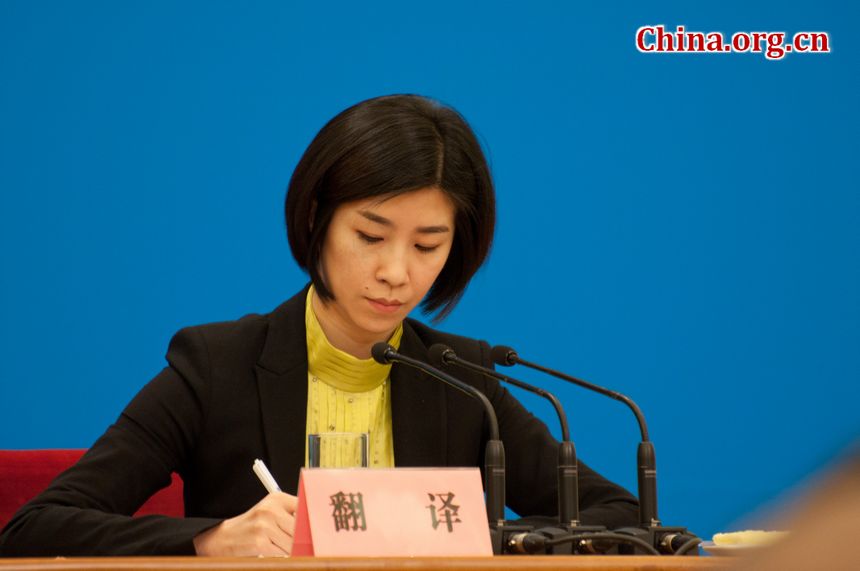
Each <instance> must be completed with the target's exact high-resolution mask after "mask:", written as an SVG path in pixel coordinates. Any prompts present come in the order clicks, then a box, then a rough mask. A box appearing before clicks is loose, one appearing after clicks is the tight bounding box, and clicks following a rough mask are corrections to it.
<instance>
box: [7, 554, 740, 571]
mask: <svg viewBox="0 0 860 571" xmlns="http://www.w3.org/2000/svg"><path fill="white" fill-rule="evenodd" d="M731 563H732V560H731V559H729V558H720V557H673V556H664V557H657V556H653V555H647V556H645V555H643V556H639V555H631V556H605V555H594V556H582V555H580V556H546V555H543V556H528V555H521V556H510V555H506V556H504V557H415V558H409V557H378V558H377V557H368V558H348V557H342V558H337V557H295V558H291V559H278V558H259V559H255V558H247V557H235V558H233V557H230V558H225V557H70V558H56V559H55V558H6V559H0V571H84V570H87V569H96V570H105V571H107V570H108V569H110V570H118V571H239V570H243V571H244V570H252V571H253V570H261V571H262V570H269V571H271V570H276V569H279V570H284V571H392V570H396V569H403V570H406V571H523V570H528V571H532V570H538V571H556V570H588V571H591V570H593V571H662V570H667V571H682V570H693V571H695V570H699V569H702V570H707V571H721V570H728V569H730V567H731Z"/></svg>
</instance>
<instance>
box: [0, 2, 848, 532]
mask: <svg viewBox="0 0 860 571" xmlns="http://www.w3.org/2000/svg"><path fill="white" fill-rule="evenodd" d="M644 4H646V3H642V2H630V3H618V2H604V3H594V4H591V5H588V4H585V3H573V2H570V3H568V2H530V3H522V2H516V3H507V2H486V3H476V4H469V3H460V2H442V1H440V2H435V3H433V4H426V3H422V4H421V5H420V6H419V5H416V6H413V7H407V6H406V5H405V4H403V3H400V2H368V3H361V4H358V3H346V2H345V3H342V4H335V5H331V4H322V3H310V2H308V3H286V2H243V3H225V2H205V3H181V4H177V3H174V2H123V3H116V2H91V1H85V2H74V3H71V2H38V3H36V2H25V1H13V0H5V1H4V2H2V3H0V363H1V364H2V365H0V383H2V385H0V447H2V448H35V447H86V446H89V445H90V444H91V443H92V441H93V440H94V439H95V438H96V437H97V436H98V435H99V434H100V433H101V432H102V431H103V430H104V428H105V427H106V426H107V425H108V424H109V423H111V422H112V421H113V419H115V418H116V416H117V414H118V413H119V411H120V410H121V409H122V407H123V406H124V404H125V403H126V402H127V401H128V400H129V399H130V398H131V397H132V395H134V393H135V392H136V391H137V390H138V389H139V388H140V387H141V386H142V385H143V384H144V383H145V382H146V381H147V380H148V379H149V378H151V377H152V376H153V375H154V374H155V373H156V372H158V371H159V370H160V368H161V367H163V366H164V364H165V363H164V357H163V356H164V352H165V350H166V347H167V342H168V340H169V339H170V337H171V335H172V334H173V333H174V332H175V331H176V330H178V329H179V328H180V327H182V326H185V325H190V324H196V323H203V322H208V321H216V320H223V319H233V318H236V317H239V316H241V315H243V314H245V313H248V312H265V311H268V310H270V309H272V308H273V307H275V306H276V305H277V304H278V303H279V302H281V301H282V300H284V299H285V298H287V297H288V296H290V295H291V294H292V293H293V292H295V291H296V290H297V289H298V288H299V287H301V286H302V285H303V284H304V282H305V276H304V275H303V274H302V273H301V272H300V271H299V270H298V269H297V268H296V266H295V264H294V262H293V261H292V258H291V256H290V253H289V249H288V246H287V243H286V238H285V232H284V223H283V221H282V215H281V212H282V203H283V197H284V191H285V188H286V185H287V182H288V180H289V177H290V174H291V172H292V169H293V167H294V166H295V164H296V162H297V161H298V158H299V156H300V155H301V153H302V151H303V150H304V148H305V146H306V145H307V144H308V143H309V141H310V140H311V138H312V137H313V136H314V134H315V133H316V132H317V130H318V129H319V128H320V127H321V126H322V125H323V124H324V123H325V121H327V120H328V119H329V118H330V117H332V116H333V115H334V114H335V113H337V112H339V111H340V110H342V109H344V108H345V107H347V106H349V105H351V104H353V103H355V102H357V101H360V100H362V99H365V98H368V97H372V96H376V95H380V94H386V93H395V92H417V93H422V94H426V95H430V96H433V97H436V98H439V99H441V100H443V101H445V102H447V103H450V104H452V105H454V106H455V107H457V108H458V109H459V110H460V111H461V112H462V113H463V114H464V115H465V116H466V117H467V118H468V119H469V120H470V121H471V123H472V125H473V126H474V128H475V129H476V131H477V132H478V133H479V134H480V136H481V138H482V141H483V143H484V144H485V146H486V150H487V152H488V154H489V157H490V159H491V162H492V167H493V172H494V176H495V180H496V183H497V186H498V203H499V226H498V233H497V241H496V244H495V248H494V251H493V254H492V258H491V260H490V262H489V263H488V265H487V266H486V267H485V268H484V269H483V270H482V272H481V273H480V274H479V275H478V276H477V277H476V279H475V280H474V282H473V283H472V285H471V287H470V289H469V290H468V293H467V295H466V296H465V298H464V300H463V302H462V303H461V305H460V306H459V307H458V309H457V310H456V311H455V313H454V314H453V315H451V316H450V318H449V319H448V320H447V321H446V322H444V323H443V325H442V326H443V328H445V329H447V330H450V331H454V332H458V333H461V334H465V335H470V336H475V337H480V338H485V339H488V340H489V341H490V342H491V343H507V344H511V345H514V346H516V347H517V348H518V349H519V351H520V353H521V354H522V355H523V356H528V357H530V358H532V359H533V360H537V361H541V362H544V363H547V364H550V365H556V366H558V367H560V368H562V369H565V370H567V371H568V372H570V373H573V374H578V375H580V376H582V377H585V378H588V379H591V380H593V381H595V382H599V383H603V384H605V385H608V386H610V387H613V388H615V389H617V390H620V391H623V392H625V393H628V394H629V395H631V396H632V397H633V398H634V399H636V400H637V401H638V402H639V403H640V405H641V406H642V408H643V409H644V411H645V413H646V415H647V417H648V419H649V421H650V425H651V431H652V437H653V439H654V441H655V442H656V445H657V454H658V466H659V471H660V476H661V478H660V492H661V496H660V502H661V515H662V516H663V519H664V521H665V522H666V523H667V524H676V525H688V526H690V527H691V528H692V529H693V530H694V531H696V532H698V533H700V534H702V535H706V536H707V535H710V534H711V533H713V532H715V531H719V530H726V529H730V528H733V527H738V526H744V525H748V522H750V521H752V520H750V519H749V518H750V516H749V515H748V514H750V513H756V512H757V510H758V511H759V512H760V510H761V509H762V508H761V506H768V505H772V504H773V503H774V502H778V501H780V498H783V497H784V496H785V494H786V493H787V492H789V493H790V491H791V490H792V489H794V488H795V487H796V486H797V485H798V484H799V483H802V482H803V481H804V480H805V479H806V478H807V477H808V476H809V475H810V474H812V473H814V472H815V471H816V470H817V469H819V467H820V466H822V465H825V464H826V463H827V462H828V461H830V460H831V459H832V458H833V457H835V456H837V455H838V454H839V453H840V452H841V451H842V450H844V449H845V448H846V447H847V446H849V445H850V444H851V442H852V441H853V440H854V438H855V437H856V436H858V434H860V418H858V414H857V412H856V402H857V401H858V399H860V389H858V386H860V383H858V382H857V381H858V380H860V357H858V347H860V331H858V323H860V303H858V291H860V263H858V246H860V235H858V228H860V224H858V223H860V194H859V193H858V189H860V185H858V169H857V135H858V133H860V113H858V103H857V102H858V100H860V99H858V73H857V61H860V54H858V42H857V34H856V23H857V21H858V18H857V16H858V14H857V9H856V8H855V7H853V6H850V3H847V2H827V1H822V2H817V3H815V4H814V5H813V4H809V3H801V2H759V3H756V5H755V6H751V5H749V4H750V3H748V2H720V3H709V4H707V5H705V4H702V3H695V5H694V4H693V3H689V2H652V3H647V4H648V5H644ZM648 24H665V25H666V26H667V27H669V28H671V29H674V27H675V26H677V25H679V24H680V25H684V26H686V27H687V29H690V30H700V31H712V30H719V31H723V32H724V33H726V34H731V33H733V32H736V31H750V30H767V31H787V32H790V33H794V32H798V31H810V30H811V31H819V30H822V31H827V32H829V33H830V38H831V48H832V53H829V54H789V55H787V56H786V57H784V58H783V59H781V60H779V61H769V60H767V59H766V58H765V57H764V56H763V55H762V54H720V55H692V54H683V55H682V54H674V55H673V54H645V53H640V52H639V51H637V50H636V47H635V43H634V39H635V38H634V36H635V33H636V30H637V28H638V27H640V26H644V25H648ZM115 371H123V373H122V374H120V375H117V374H116V373H115ZM521 376H522V378H524V379H527V380H532V381H535V382H539V383H541V384H543V385H544V386H546V387H547V388H551V389H556V390H557V391H558V393H559V394H560V395H561V396H562V397H563V400H564V402H565V403H566V405H567V408H568V410H569V414H570V416H571V422H572V434H573V436H574V438H575V439H576V442H577V445H578V450H579V452H580V454H581V456H582V457H583V458H584V459H586V461H588V462H589V463H590V464H591V465H593V466H594V467H595V468H597V469H598V470H600V471H602V472H603V473H605V474H606V475H607V476H609V477H611V478H613V479H615V480H617V481H619V482H621V483H623V484H624V485H626V486H628V487H629V488H631V489H634V488H635V465H634V459H635V447H636V442H637V438H638V437H637V432H636V427H635V424H634V421H633V417H632V416H631V415H630V413H629V412H628V411H627V410H626V409H624V408H623V407H622V406H621V405H619V404H618V403H616V402H614V401H609V400H604V399H601V398H599V397H596V396H592V395H590V394H587V393H584V392H582V391H579V390H576V389H574V388H568V387H566V386H562V385H559V384H557V383H554V382H553V381H551V380H546V379H543V378H540V377H537V376H535V375H530V374H527V373H523V374H522V375H521ZM518 394H519V393H518ZM522 399H523V401H524V402H525V403H526V404H527V406H529V407H530V408H531V409H532V410H533V411H535V412H536V413H537V414H539V415H540V416H542V417H544V418H546V419H547V422H548V424H549V425H550V426H551V427H553V430H554V431H555V430H556V429H555V423H554V422H553V421H552V414H551V411H550V410H549V408H548V406H547V405H545V404H544V403H543V402H536V401H534V400H532V399H531V398H528V397H527V396H522ZM556 433H557V432H556ZM765 509H766V508H765Z"/></svg>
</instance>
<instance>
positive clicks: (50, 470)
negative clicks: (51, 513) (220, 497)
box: [0, 449, 185, 529]
mask: <svg viewBox="0 0 860 571" xmlns="http://www.w3.org/2000/svg"><path fill="white" fill-rule="evenodd" d="M84 452H86V450H83V449H72V450H0V529H2V528H3V527H4V526H5V525H6V524H7V523H8V522H9V520H10V519H12V516H13V515H15V512H17V511H18V510H19V509H20V508H21V507H22V506H23V505H24V504H26V503H27V502H29V501H30V500H32V499H33V498H34V497H36V495H37V494H39V492H41V491H42V490H44V489H45V488H47V487H48V484H50V483H51V482H52V481H53V479H54V478H56V477H57V476H59V475H60V473H61V472H63V471H64V470H66V469H67V468H69V467H71V466H72V465H73V464H74V463H75V462H77V461H78V459H79V458H80V457H81V456H82V455H83V454H84ZM184 513H185V508H184V506H183V502H182V478H180V477H179V476H178V475H177V474H173V481H172V482H171V483H170V485H169V486H168V487H166V488H164V489H163V490H159V491H158V492H156V493H155V495H153V496H152V497H151V498H149V500H148V501H147V502H146V503H145V504H143V505H142V506H141V508H140V509H139V510H138V511H137V513H136V514H134V515H149V514H161V515H168V516H173V517H182V516H183V515H184Z"/></svg>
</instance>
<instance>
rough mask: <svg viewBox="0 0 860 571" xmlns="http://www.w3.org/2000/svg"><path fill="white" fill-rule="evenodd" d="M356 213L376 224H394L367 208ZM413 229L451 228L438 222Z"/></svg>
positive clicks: (426, 231)
mask: <svg viewBox="0 0 860 571" xmlns="http://www.w3.org/2000/svg"><path fill="white" fill-rule="evenodd" d="M358 213H359V214H361V215H362V216H364V217H365V218H367V219H368V220H370V221H371V222H376V223H377V224H382V225H383V226H388V227H391V226H394V222H392V221H391V220H389V219H388V218H386V217H384V216H380V215H379V214H374V213H373V212H369V211H367V210H359V211H358ZM415 230H416V232H418V233H419V234H444V233H445V232H450V231H451V229H450V228H448V227H447V226H446V225H444V224H439V225H437V226H419V227H418V228H416V229H415Z"/></svg>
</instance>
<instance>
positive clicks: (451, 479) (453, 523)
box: [293, 468, 493, 557]
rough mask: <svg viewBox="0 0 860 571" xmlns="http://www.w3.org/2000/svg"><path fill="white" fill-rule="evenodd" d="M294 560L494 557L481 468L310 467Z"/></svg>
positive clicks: (303, 481)
mask: <svg viewBox="0 0 860 571" xmlns="http://www.w3.org/2000/svg"><path fill="white" fill-rule="evenodd" d="M293 555H295V556H302V555H317V556H323V557H337V556H349V557H361V556H365V557H379V556H395V557H403V556H454V555H460V556H491V555H493V549H492V546H491V545H490V532H489V529H488V525H487V510H486V506H485V505H484V491H483V488H482V487H481V473H480V472H479V471H478V469H477V468H389V469H381V470H378V469H368V468H346V469H323V468H312V469H307V468H303V469H302V472H301V475H300V476H299V506H298V510H297V511H296V530H295V535H294V542H293Z"/></svg>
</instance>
